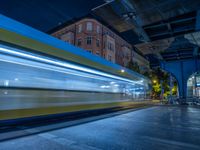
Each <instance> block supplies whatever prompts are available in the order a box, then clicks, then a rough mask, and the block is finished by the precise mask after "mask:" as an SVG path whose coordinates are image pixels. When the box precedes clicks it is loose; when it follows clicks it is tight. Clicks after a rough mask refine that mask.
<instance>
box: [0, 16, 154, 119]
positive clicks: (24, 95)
mask: <svg viewBox="0 0 200 150" xmlns="http://www.w3.org/2000/svg"><path fill="white" fill-rule="evenodd" d="M0 20H1V22H0V27H1V28H0V70H1V72H0V120H6V119H14V118H24V117H32V116H40V115H48V114H55V113H64V112H69V111H77V110H86V109H96V108H105V107H106V108H107V107H113V106H116V104H121V103H122V102H131V101H144V100H147V99H149V95H150V87H151V86H150V82H149V79H147V78H146V77H144V76H142V75H140V74H138V73H135V72H133V71H130V70H128V69H125V68H123V67H121V66H119V65H116V64H113V63H111V62H108V61H106V60H104V59H102V58H100V57H98V56H94V55H92V54H90V53H87V52H85V51H83V50H81V49H79V48H77V47H74V46H72V45H69V44H67V43H65V42H62V41H60V40H58V39H55V38H53V37H51V36H49V35H46V34H44V33H41V32H39V31H37V30H34V29H32V28H30V27H28V26H26V25H23V24H21V23H19V22H16V21H14V20H11V19H9V18H7V17H5V16H2V15H0ZM122 69H123V72H122V71H121V70H122Z"/></svg>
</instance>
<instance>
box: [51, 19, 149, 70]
mask: <svg viewBox="0 0 200 150" xmlns="http://www.w3.org/2000/svg"><path fill="white" fill-rule="evenodd" d="M51 35H52V36H54V37H57V38H59V39H61V40H63V41H66V42H68V43H70V44H73V45H75V46H78V47H80V48H82V49H85V50H86V51H88V52H90V53H93V54H94V55H99V56H101V57H103V58H105V59H107V60H108V61H111V62H113V63H117V64H119V65H121V66H124V67H126V66H127V65H128V63H129V62H130V60H131V56H132V58H133V61H136V62H137V63H138V64H139V66H140V67H141V68H142V70H148V69H149V63H148V61H147V60H146V59H145V58H144V57H142V56H141V55H139V54H137V53H136V52H134V51H133V48H132V46H131V45H130V44H129V43H128V42H126V41H125V40H124V39H123V38H121V37H120V36H119V35H118V34H116V33H115V32H113V31H112V30H110V29H109V28H108V27H106V26H105V25H103V24H101V23H100V22H99V21H97V20H96V19H93V18H83V19H81V20H79V21H76V22H73V23H70V24H67V25H65V26H62V27H59V28H58V29H54V30H53V31H52V32H51Z"/></svg>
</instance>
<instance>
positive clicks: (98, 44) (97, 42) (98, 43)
mask: <svg viewBox="0 0 200 150" xmlns="http://www.w3.org/2000/svg"><path fill="white" fill-rule="evenodd" d="M96 45H97V47H99V46H100V40H99V39H96Z"/></svg>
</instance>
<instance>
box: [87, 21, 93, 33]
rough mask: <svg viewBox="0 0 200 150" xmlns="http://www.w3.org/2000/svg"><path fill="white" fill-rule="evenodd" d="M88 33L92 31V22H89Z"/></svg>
mask: <svg viewBox="0 0 200 150" xmlns="http://www.w3.org/2000/svg"><path fill="white" fill-rule="evenodd" d="M87 31H92V22H87Z"/></svg>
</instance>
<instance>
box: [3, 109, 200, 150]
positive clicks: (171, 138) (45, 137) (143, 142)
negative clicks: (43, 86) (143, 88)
mask: <svg viewBox="0 0 200 150" xmlns="http://www.w3.org/2000/svg"><path fill="white" fill-rule="evenodd" d="M0 149H1V150H18V149H20V150H27V149H28V150H47V149H48V150H99V149H103V150H112V149H113V150H121V149H124V150H168V149H169V150H200V108H194V107H184V106H183V107H178V106H156V107H151V108H146V109H141V110H137V111H132V112H128V113H126V114H121V115H118V116H114V117H111V118H105V119H101V120H97V121H93V122H89V123H85V124H81V125H77V126H72V127H67V128H62V129H58V130H54V131H50V132H45V133H40V134H36V135H31V136H26V137H22V138H18V139H13V140H9V141H4V142H1V143H0Z"/></svg>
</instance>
